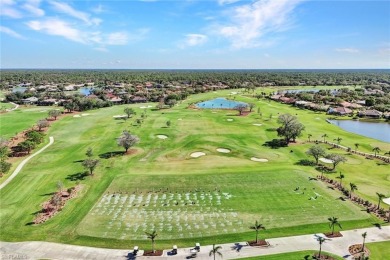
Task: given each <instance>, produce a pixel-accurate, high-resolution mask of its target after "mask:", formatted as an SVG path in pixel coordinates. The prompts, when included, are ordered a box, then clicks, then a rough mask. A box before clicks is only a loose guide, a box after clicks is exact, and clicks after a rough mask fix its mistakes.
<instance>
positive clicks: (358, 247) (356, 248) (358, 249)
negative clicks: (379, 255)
mask: <svg viewBox="0 0 390 260" xmlns="http://www.w3.org/2000/svg"><path fill="white" fill-rule="evenodd" d="M362 249H363V244H355V245H351V246H349V247H348V251H349V253H350V254H351V255H352V256H353V259H360V258H359V257H360V256H362V255H363V254H364V256H369V255H370V250H368V248H367V247H366V246H365V247H364V251H363V250H362Z"/></svg>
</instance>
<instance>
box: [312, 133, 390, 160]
mask: <svg viewBox="0 0 390 260" xmlns="http://www.w3.org/2000/svg"><path fill="white" fill-rule="evenodd" d="M311 137H313V135H312V134H308V135H307V138H308V139H309V142H310V138H311ZM321 137H322V138H324V143H325V141H326V138H328V137H329V136H328V135H327V134H323V135H321ZM342 140H343V139H342V138H340V137H337V138H336V139H333V141H336V142H337V144H340V143H341V141H342ZM354 145H355V152H356V151H357V149H358V148H359V146H360V144H359V143H355V144H354ZM372 151H373V152H374V156H375V157H376V155H377V154H379V152H380V151H382V150H381V149H380V148H379V147H378V146H376V147H374V148H373V149H372ZM384 155H390V151H388V152H386V153H384Z"/></svg>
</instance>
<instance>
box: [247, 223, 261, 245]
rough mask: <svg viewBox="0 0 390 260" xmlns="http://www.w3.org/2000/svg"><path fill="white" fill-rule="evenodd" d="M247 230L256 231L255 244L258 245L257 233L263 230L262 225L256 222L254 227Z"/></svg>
mask: <svg viewBox="0 0 390 260" xmlns="http://www.w3.org/2000/svg"><path fill="white" fill-rule="evenodd" d="M249 228H250V229H253V230H255V231H256V244H257V243H258V235H259V231H260V229H263V230H264V229H265V227H264V226H263V224H259V222H258V221H257V220H256V222H255V225H254V226H250V227H249Z"/></svg>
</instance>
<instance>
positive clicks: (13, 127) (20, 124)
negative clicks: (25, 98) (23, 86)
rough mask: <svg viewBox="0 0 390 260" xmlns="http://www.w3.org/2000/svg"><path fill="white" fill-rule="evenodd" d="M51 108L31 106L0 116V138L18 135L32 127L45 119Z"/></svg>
mask: <svg viewBox="0 0 390 260" xmlns="http://www.w3.org/2000/svg"><path fill="white" fill-rule="evenodd" d="M50 109H53V108H52V107H43V106H39V107H36V106H31V107H19V108H18V109H16V110H14V111H11V112H7V113H3V114H0V136H2V137H4V138H11V137H13V136H15V134H17V133H20V132H22V131H24V130H26V129H28V128H31V127H32V126H34V125H35V124H36V123H37V121H38V120H40V119H45V118H46V117H47V116H48V115H47V113H48V112H47V111H48V110H50Z"/></svg>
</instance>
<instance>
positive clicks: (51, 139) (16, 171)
mask: <svg viewBox="0 0 390 260" xmlns="http://www.w3.org/2000/svg"><path fill="white" fill-rule="evenodd" d="M53 143H54V137H53V136H50V137H49V143H48V144H47V145H45V146H44V147H42V148H41V149H40V150H39V151H36V152H35V153H33V154H32V155H30V156H29V157H27V158H26V159H24V160H23V161H22V162H21V163H20V164H19V165H18V167H16V169H15V171H14V172H13V173H12V174H11V176H9V177H8V179H7V180H5V182H3V183H2V184H1V185H0V190H1V189H2V188H4V187H5V186H7V184H8V183H10V182H11V181H12V180H13V178H15V177H16V175H18V173H19V172H20V171H21V170H22V168H23V166H24V165H25V164H26V163H27V162H28V161H30V160H31V159H32V158H34V156H36V155H38V154H40V153H41V152H43V151H44V150H45V149H46V148H47V147H49V146H50V145H52V144H53Z"/></svg>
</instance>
